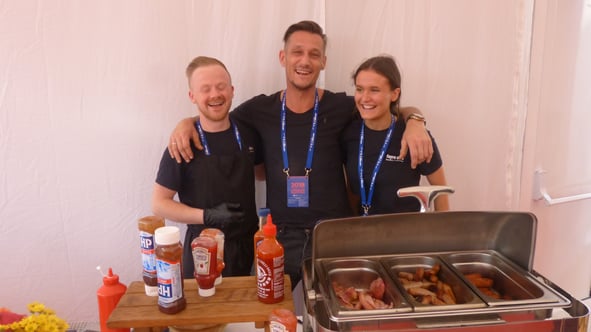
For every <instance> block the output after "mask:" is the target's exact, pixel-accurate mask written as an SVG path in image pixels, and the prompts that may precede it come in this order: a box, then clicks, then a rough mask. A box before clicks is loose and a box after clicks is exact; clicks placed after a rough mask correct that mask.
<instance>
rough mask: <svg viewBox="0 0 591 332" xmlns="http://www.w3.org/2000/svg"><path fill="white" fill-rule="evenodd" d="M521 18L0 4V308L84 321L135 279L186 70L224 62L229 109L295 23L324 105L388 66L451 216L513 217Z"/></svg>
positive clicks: (519, 139)
mask: <svg viewBox="0 0 591 332" xmlns="http://www.w3.org/2000/svg"><path fill="white" fill-rule="evenodd" d="M533 13H534V11H533V0H520V1H513V0H505V1H498V0H484V1H471V0H446V1H427V0H425V1H409V0H395V1H394V0H391V1H387V0H374V1H371V2H362V1H354V0H326V1H315V0H309V1H275V0H267V1H265V0H251V1H248V2H245V1H239V0H224V1H216V0H211V1H206V0H201V1H197V0H195V1H189V0H186V1H174V2H170V1H164V0H159V1H149V2H146V1H139V0H135V1H131V0H128V1H123V2H121V1H71V0H63V1H52V2H40V1H31V0H24V1H10V2H9V1H0V151H1V152H0V153H1V156H2V158H0V252H1V253H2V263H3V264H2V266H3V273H2V276H1V280H2V284H3V287H2V288H1V289H0V307H2V306H5V307H9V308H11V309H13V310H15V311H19V312H24V311H25V310H26V307H25V306H26V303H29V302H31V301H34V300H38V301H42V302H44V303H46V304H47V305H49V306H50V307H52V308H54V309H56V310H57V312H58V314H59V315H60V316H62V317H65V318H66V319H67V320H68V321H70V322H76V321H96V320H97V319H98V318H97V306H96V295H95V294H96V290H97V289H98V288H99V287H100V285H101V282H102V278H101V276H100V274H99V273H98V272H97V271H96V270H95V267H96V266H97V265H101V266H103V269H105V270H106V268H107V267H109V266H111V267H113V269H114V271H115V273H118V274H119V275H120V277H121V280H122V281H123V282H124V283H129V282H130V281H132V280H138V279H140V277H141V264H140V256H139V248H138V239H137V230H136V220H137V219H138V218H139V217H141V216H144V215H147V214H151V211H150V194H151V190H152V184H153V181H154V177H155V172H156V169H157V166H158V162H159V160H160V157H161V155H162V152H163V149H164V146H165V144H166V143H167V139H168V135H169V133H170V131H171V130H172V128H173V127H174V125H175V123H176V122H177V121H178V120H179V119H180V118H183V117H186V116H189V115H192V114H194V112H195V111H194V109H193V107H192V105H191V104H190V103H189V101H188V99H187V88H186V80H185V77H184V68H185V66H186V64H187V63H188V62H189V61H190V60H191V59H192V58H193V57H194V56H196V55H200V54H205V55H210V56H214V57H218V58H219V59H221V60H222V61H224V62H225V63H226V65H227V66H228V69H229V70H230V72H231V74H232V77H233V81H234V84H235V87H236V98H235V101H234V104H235V105H238V104H239V103H240V102H242V101H244V100H246V99H248V98H250V97H251V96H253V95H256V94H259V93H271V92H274V91H277V90H279V89H281V88H282V87H283V85H284V76H283V72H282V68H281V67H280V65H279V62H278V52H279V49H280V47H281V46H282V37H283V32H284V31H285V29H286V28H287V26H289V25H290V24H291V23H294V22H297V21H299V20H302V19H312V20H316V21H317V22H319V23H320V24H321V25H323V26H324V27H325V30H326V32H327V34H328V37H329V44H328V66H327V69H326V71H325V73H324V75H323V77H322V78H321V82H320V85H321V86H323V87H326V88H328V89H330V90H333V91H342V90H346V91H348V92H351V91H352V84H351V79H350V75H351V73H352V71H353V69H354V68H355V66H356V65H358V64H359V63H360V62H361V61H362V60H363V59H365V58H367V57H369V56H372V55H376V54H379V53H391V54H393V55H394V56H395V57H396V58H397V60H398V62H399V65H400V66H401V69H402V73H403V94H402V102H403V105H415V106H418V107H420V108H421V109H422V110H423V111H424V112H425V113H426V115H427V117H428V125H429V128H430V129H431V130H432V132H433V134H434V135H435V137H436V139H437V142H438V144H439V147H440V149H441V151H442V153H443V156H444V163H445V167H446V172H447V174H448V181H449V183H450V184H451V185H453V186H454V187H455V188H456V191H457V192H456V194H454V195H453V196H452V199H451V204H452V208H453V209H457V210H504V209H516V208H521V209H529V206H530V205H531V201H530V200H529V199H528V198H527V197H526V198H525V199H523V197H521V198H520V195H521V196H524V197H525V196H527V195H524V194H523V192H524V191H526V192H528V191H529V188H525V189H524V188H522V184H521V177H520V175H521V174H522V164H521V156H522V151H523V148H524V146H523V136H524V121H525V118H526V113H527V109H526V103H525V100H526V96H527V93H526V92H527V89H526V88H527V79H528V70H527V68H528V66H529V60H528V59H529V58H528V57H529V47H530V37H531V20H532V15H533ZM524 172H525V171H524ZM527 172H529V170H527ZM540 245H542V246H544V243H542V244H540V243H538V246H540ZM587 248H588V243H587ZM542 272H546V271H542ZM548 272H551V268H548ZM589 274H591V273H587V274H586V275H585V277H586V278H587V279H589ZM557 282H558V283H559V284H561V283H560V280H559V281H557ZM569 287H571V288H570V289H573V290H576V291H577V292H578V293H579V294H580V293H582V291H583V290H585V291H586V290H587V289H588V283H586V281H584V280H582V279H581V280H578V281H577V283H576V284H575V285H572V284H570V285H566V288H567V290H569Z"/></svg>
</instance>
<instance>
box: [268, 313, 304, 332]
mask: <svg viewBox="0 0 591 332" xmlns="http://www.w3.org/2000/svg"><path fill="white" fill-rule="evenodd" d="M297 327H298V319H297V318H296V316H295V314H294V313H293V312H292V311H291V310H287V309H273V311H271V314H270V315H269V330H271V331H285V332H296V330H297Z"/></svg>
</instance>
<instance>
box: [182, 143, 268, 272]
mask: <svg viewBox="0 0 591 332" xmlns="http://www.w3.org/2000/svg"><path fill="white" fill-rule="evenodd" d="M193 162H197V163H198V165H197V169H198V171H197V172H195V173H196V174H195V175H194V176H198V178H197V179H195V181H190V183H196V184H197V186H198V187H199V189H198V190H197V191H195V190H194V188H193V190H191V191H192V192H193V194H192V195H191V196H192V198H191V200H193V201H194V203H197V204H196V205H193V206H204V207H206V208H207V207H214V206H216V205H218V204H220V203H223V202H226V203H240V205H241V208H242V209H243V211H244V213H245V219H244V221H243V222H242V223H238V224H234V225H231V226H226V227H223V228H221V229H220V230H221V231H222V232H224V236H225V243H224V262H225V265H226V266H225V268H224V270H223V272H222V275H223V276H246V275H250V271H251V267H252V263H253V259H254V240H253V236H254V233H255V232H256V231H257V229H258V217H257V213H256V204H255V186H254V168H253V162H252V160H251V159H250V158H249V156H248V155H247V154H246V153H245V152H237V153H236V154H234V155H210V156H205V155H200V156H199V157H198V158H195V159H194V160H193ZM181 201H182V198H181ZM204 228H206V226H205V225H203V224H199V225H188V226H187V233H186V235H185V241H184V250H183V262H185V263H184V268H183V276H184V277H185V278H193V272H194V271H195V266H194V263H193V257H192V255H191V241H192V240H193V239H194V238H196V237H198V236H199V234H200V233H201V231H202V230H203V229H204Z"/></svg>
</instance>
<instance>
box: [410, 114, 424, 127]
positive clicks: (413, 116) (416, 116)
mask: <svg viewBox="0 0 591 332" xmlns="http://www.w3.org/2000/svg"><path fill="white" fill-rule="evenodd" d="M409 120H417V121H421V122H423V123H424V124H425V125H427V120H425V117H424V116H423V115H421V114H419V113H412V114H411V115H409V116H408V117H407V118H406V122H408V121H409Z"/></svg>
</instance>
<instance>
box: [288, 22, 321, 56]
mask: <svg viewBox="0 0 591 332" xmlns="http://www.w3.org/2000/svg"><path fill="white" fill-rule="evenodd" d="M296 31H306V32H310V33H313V34H316V35H319V36H320V37H321V38H322V43H323V44H324V50H326V35H325V34H324V31H323V30H322V27H320V25H318V23H316V22H314V21H300V22H298V23H294V24H292V25H290V26H289V28H287V30H285V34H284V35H283V42H284V43H287V40H288V39H289V37H290V36H291V35H292V34H293V33H294V32H296Z"/></svg>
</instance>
